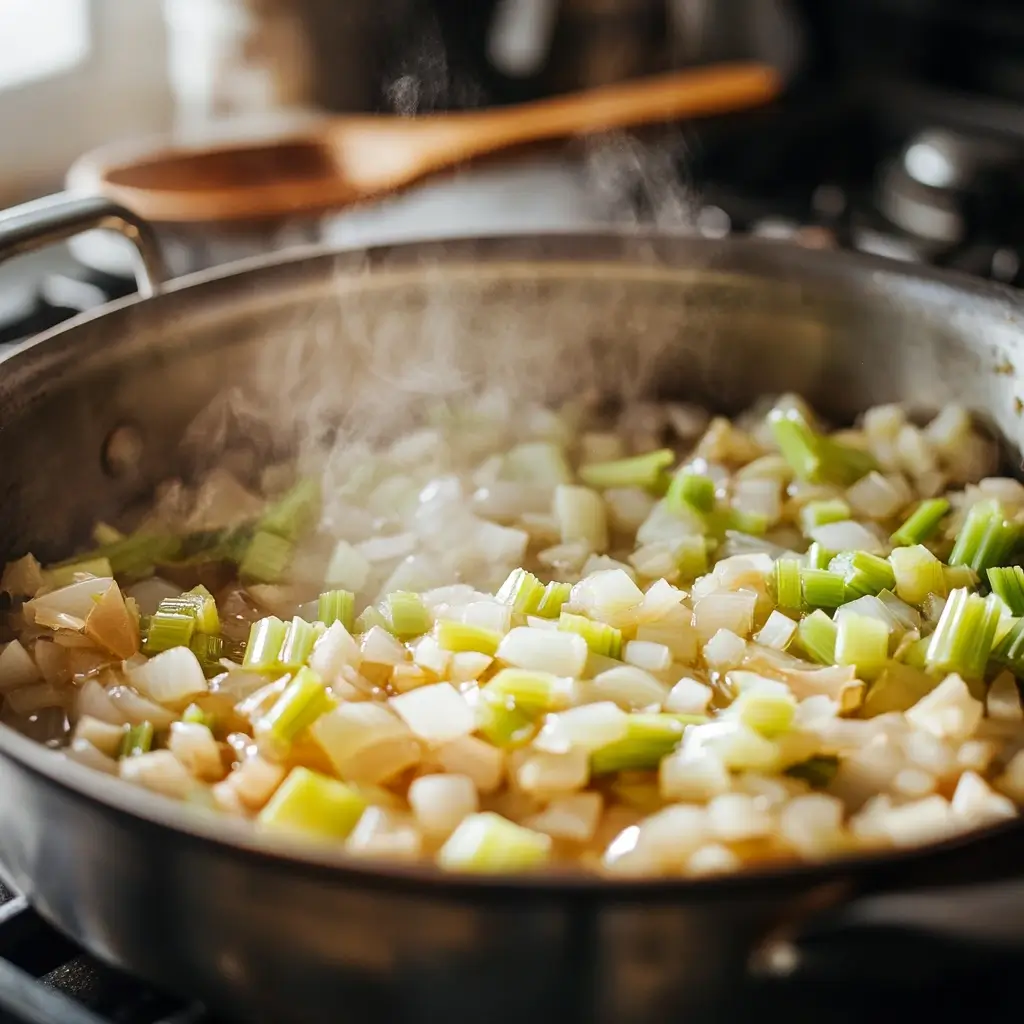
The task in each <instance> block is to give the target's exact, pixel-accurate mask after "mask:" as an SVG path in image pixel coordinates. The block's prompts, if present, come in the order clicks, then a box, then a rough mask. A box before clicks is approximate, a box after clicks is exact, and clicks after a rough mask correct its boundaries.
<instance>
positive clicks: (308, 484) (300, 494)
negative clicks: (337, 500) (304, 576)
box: [259, 478, 320, 582]
mask: <svg viewBox="0 0 1024 1024" xmlns="http://www.w3.org/2000/svg"><path fill="white" fill-rule="evenodd" d="M319 515H320V482H319V481H318V480H314V479H312V478H307V479H305V480H300V481H299V482H298V483H297V484H295V486H294V487H292V489H291V490H290V491H288V493H287V494H285V495H284V496H283V497H281V498H279V499H278V500H277V501H276V502H275V503H274V504H273V505H272V506H271V507H270V508H268V509H267V511H266V512H264V514H263V516H262V518H261V519H260V524H259V530H260V532H263V533H271V534H273V535H274V536H276V537H280V538H282V539H283V540H286V541H288V542H289V543H290V544H294V543H295V542H296V541H297V540H298V539H299V537H301V536H302V534H303V533H305V532H306V531H307V530H308V529H310V528H311V527H313V526H315V525H316V520H317V518H318V517H319ZM271 582H272V581H271Z"/></svg>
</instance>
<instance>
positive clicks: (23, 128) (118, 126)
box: [0, 0, 174, 205]
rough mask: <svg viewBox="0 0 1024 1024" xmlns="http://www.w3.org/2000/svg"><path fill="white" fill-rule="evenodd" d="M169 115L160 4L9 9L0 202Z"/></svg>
mask: <svg viewBox="0 0 1024 1024" xmlns="http://www.w3.org/2000/svg"><path fill="white" fill-rule="evenodd" d="M166 2H167V3H173V2H174V0H166ZM170 115H171V101H170V96H169V90H168V85H167V73H166V45H165V39H164V23H163V6H162V4H161V0H0V203H2V204H3V205H7V204H9V203H12V202H17V201H20V200H23V199H26V198H29V197H31V196H35V195H41V194H44V193H46V192H50V191H53V190H54V189H56V188H59V187H60V184H61V180H62V178H63V175H64V172H65V171H66V170H67V168H68V166H69V165H70V164H71V163H72V162H73V161H74V160H75V158H76V157H78V156H80V155H81V154H82V153H84V152H85V151H86V150H89V149H92V148H94V147H95V146H98V145H102V144H103V143H105V142H109V141H112V140H114V139H117V138H124V137H126V136H131V135H145V134H150V133H153V132H158V131H161V130H163V129H165V128H166V127H167V126H168V125H169V123H170Z"/></svg>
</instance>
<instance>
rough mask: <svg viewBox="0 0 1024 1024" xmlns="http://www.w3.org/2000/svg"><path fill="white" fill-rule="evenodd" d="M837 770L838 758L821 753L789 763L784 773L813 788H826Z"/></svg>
mask: <svg viewBox="0 0 1024 1024" xmlns="http://www.w3.org/2000/svg"><path fill="white" fill-rule="evenodd" d="M837 771H839V758H837V757H829V756H827V755H821V756H818V757H809V758H808V759H807V760H806V761H801V762H800V763H799V764H794V765H791V766H790V767H789V768H787V769H786V772H785V774H786V775H788V776H790V778H794V779H803V781H804V782H806V783H807V784H808V785H809V786H811V787H812V788H813V789H826V788H827V787H828V786H830V785H831V784H832V780H833V779H834V778H835V777H836V772H837Z"/></svg>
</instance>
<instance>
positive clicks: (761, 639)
mask: <svg viewBox="0 0 1024 1024" xmlns="http://www.w3.org/2000/svg"><path fill="white" fill-rule="evenodd" d="M796 627H797V623H796V622H794V621H793V619H791V618H790V617H789V616H788V615H783V614H782V612H780V611H779V610H778V609H777V608H776V609H773V610H772V613H771V615H769V616H768V621H767V622H766V623H765V624H764V625H763V626H762V627H761V630H760V632H759V633H758V634H757V635H756V636H755V637H754V639H755V640H756V641H757V642H758V643H759V644H762V645H763V646H765V647H771V648H773V649H774V650H776V651H784V650H785V649H786V648H787V647H788V646H789V644H790V641H791V640H792V639H793V637H794V636H795V635H796Z"/></svg>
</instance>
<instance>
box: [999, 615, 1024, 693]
mask: <svg viewBox="0 0 1024 1024" xmlns="http://www.w3.org/2000/svg"><path fill="white" fill-rule="evenodd" d="M992 658H993V660H994V661H996V662H998V663H999V664H1000V665H1005V666H1006V667H1007V668H1008V669H1010V671H1011V672H1013V674H1014V675H1015V676H1017V677H1018V678H1022V677H1024V618H1022V619H1017V621H1016V622H1015V623H1014V624H1013V625H1012V626H1011V627H1010V630H1009V632H1008V633H1007V634H1006V636H1004V637H1003V639H1002V640H1000V641H999V645H998V646H997V648H996V650H995V651H994V652H993V654H992Z"/></svg>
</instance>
